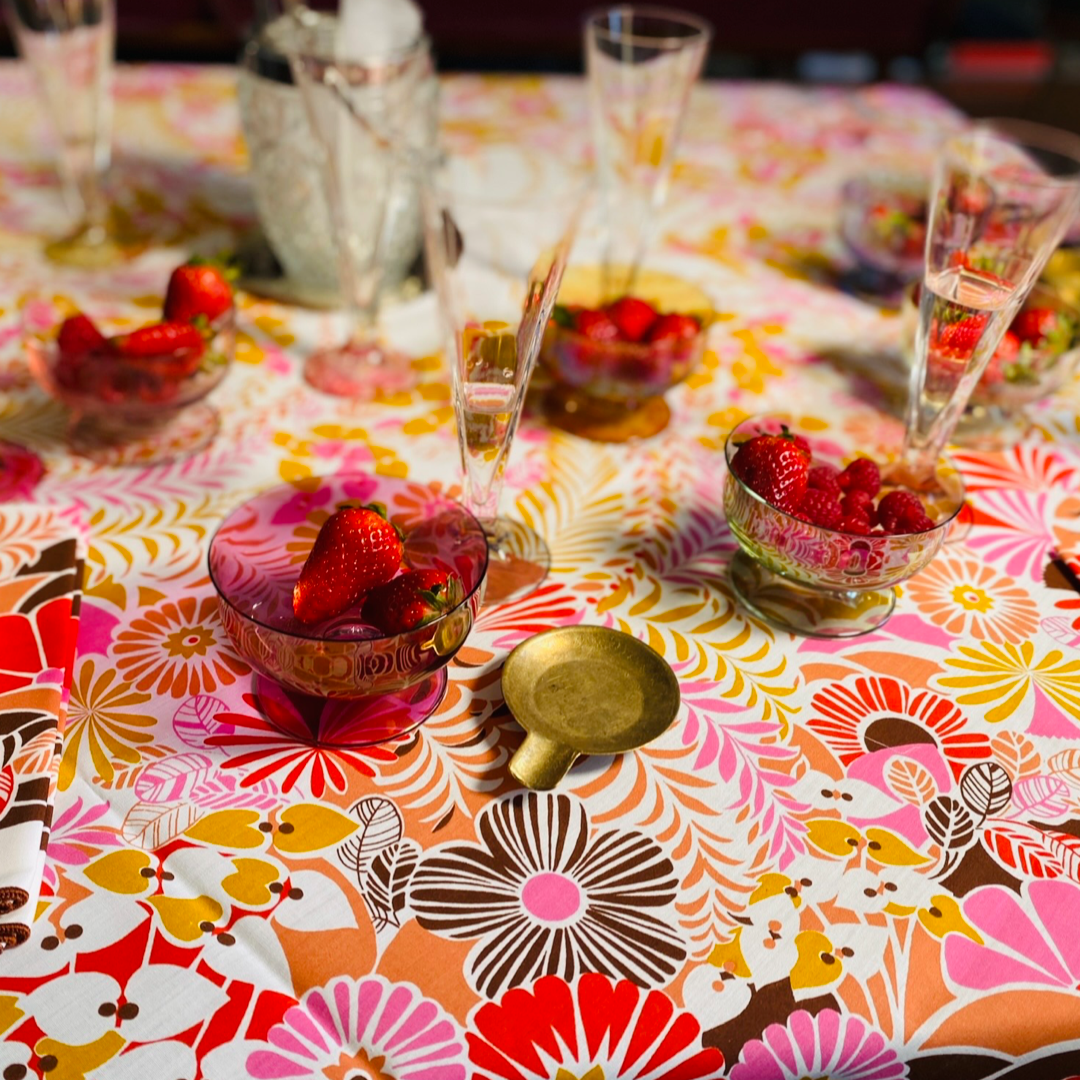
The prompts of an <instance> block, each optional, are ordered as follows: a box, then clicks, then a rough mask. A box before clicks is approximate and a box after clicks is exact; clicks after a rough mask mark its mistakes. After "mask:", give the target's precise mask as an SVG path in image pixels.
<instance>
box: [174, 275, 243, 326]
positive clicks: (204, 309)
mask: <svg viewBox="0 0 1080 1080" xmlns="http://www.w3.org/2000/svg"><path fill="white" fill-rule="evenodd" d="M229 277H230V273H229V271H227V270H225V269H224V268H222V267H221V266H219V265H218V264H216V263H212V262H207V261H205V260H202V259H192V260H191V261H190V262H188V263H185V264H184V265H183V266H178V267H177V268H176V269H175V270H174V271H173V272H172V276H171V277H170V278H169V285H168V289H167V290H166V292H165V309H164V312H163V314H164V316H165V319H166V321H167V322H188V323H193V322H195V321H196V320H197V319H205V320H206V322H207V323H212V322H214V320H215V319H217V318H219V317H220V316H221V315H224V314H225V312H226V311H228V310H229V308H231V307H232V303H233V289H232V285H231V284H230V282H229Z"/></svg>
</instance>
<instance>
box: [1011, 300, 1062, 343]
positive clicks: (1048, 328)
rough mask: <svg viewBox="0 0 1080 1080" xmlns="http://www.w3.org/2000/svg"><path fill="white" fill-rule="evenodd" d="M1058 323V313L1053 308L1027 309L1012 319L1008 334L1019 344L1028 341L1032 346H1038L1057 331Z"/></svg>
mask: <svg viewBox="0 0 1080 1080" xmlns="http://www.w3.org/2000/svg"><path fill="white" fill-rule="evenodd" d="M1058 322H1059V319H1058V313H1057V312H1056V311H1055V310H1054V309H1053V308H1048V307H1033V308H1027V309H1026V310H1024V311H1021V312H1020V314H1019V315H1017V316H1016V318H1015V319H1013V324H1012V326H1011V327H1010V332H1011V333H1012V334H1014V335H1015V336H1016V337H1017V338H1018V339H1019V341H1020V342H1023V341H1030V342H1031V344H1032V345H1038V344H1040V343H1041V342H1042V340H1043V339H1044V338H1047V337H1050V335H1051V334H1053V333H1054V331H1055V330H1057V328H1058Z"/></svg>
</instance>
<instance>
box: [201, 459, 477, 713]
mask: <svg viewBox="0 0 1080 1080" xmlns="http://www.w3.org/2000/svg"><path fill="white" fill-rule="evenodd" d="M346 502H348V503H354V504H355V503H381V504H383V505H384V506H385V507H386V512H387V517H388V518H389V520H390V521H391V522H393V523H394V524H395V525H396V526H397V527H398V528H399V529H400V530H401V533H402V534H403V536H404V541H403V546H404V557H403V561H404V563H405V564H407V566H408V567H409V568H410V569H417V570H422V569H441V570H445V571H447V572H453V573H455V574H456V575H457V576H458V577H459V578H460V580H461V584H462V593H463V599H462V600H461V601H460V603H458V604H457V606H455V607H454V608H452V609H451V610H449V611H447V612H445V613H444V614H443V615H442V616H441V617H439V618H438V619H436V620H434V621H432V622H429V623H427V624H425V625H423V626H419V627H417V628H416V629H414V630H410V631H407V632H405V633H401V634H392V635H386V634H383V633H382V632H381V631H379V630H377V629H375V628H374V627H372V626H371V625H369V624H367V623H365V622H363V620H362V619H361V618H360V614H359V611H360V606H361V605H360V604H357V605H355V606H354V607H353V608H351V609H349V610H348V611H346V612H344V613H343V614H341V615H339V616H337V617H336V618H334V619H330V620H327V621H326V622H323V623H319V624H315V625H313V626H308V625H305V624H303V623H301V622H300V621H299V620H298V619H297V618H296V616H295V615H294V614H293V608H292V594H293V586H294V585H295V584H296V580H297V578H298V576H299V574H300V570H301V568H302V566H303V565H304V562H305V560H306V559H307V556H308V553H309V551H310V550H311V547H312V545H313V543H314V542H315V537H316V536H317V535H318V532H319V529H320V527H321V526H322V524H323V522H324V521H325V520H326V519H327V518H328V517H329V516H330V514H332V513H333V512H334V510H335V509H336V508H337V506H338V505H339V504H341V503H346ZM487 553H488V547H487V538H486V537H485V535H484V530H483V528H482V527H481V526H480V523H479V522H478V521H477V520H476V518H474V517H473V516H472V515H471V514H470V513H469V512H468V511H467V510H465V508H464V507H462V506H461V504H460V503H457V502H454V501H453V500H451V499H448V498H447V497H446V496H444V495H441V494H439V493H437V492H435V491H433V490H432V489H431V488H429V487H426V486H424V485H422V484H417V483H412V482H410V481H407V480H396V479H392V478H388V477H383V476H372V475H368V474H364V473H352V474H348V473H343V474H339V475H336V476H328V477H321V478H320V477H315V478H311V479H310V480H305V481H302V482H299V483H296V484H283V485H281V486H280V487H275V488H271V489H270V490H269V491H264V492H262V493H261V494H259V495H256V496H255V497H254V498H253V499H250V500H248V502H246V503H244V504H243V505H242V506H239V507H237V508H236V509H235V510H234V511H233V512H232V513H231V514H230V515H229V516H228V517H227V518H226V519H225V521H224V522H223V523H222V524H221V526H220V527H219V529H218V530H217V532H216V533H215V534H214V538H213V540H212V541H211V544H210V555H209V565H210V578H211V581H212V582H213V585H214V588H215V589H216V590H217V593H218V597H219V598H220V602H221V603H220V612H221V621H222V625H223V626H224V627H225V629H226V631H227V632H228V634H229V637H230V638H231V640H232V643H233V645H234V646H235V648H236V650H237V652H238V653H239V654H240V655H241V656H242V657H243V658H244V659H245V660H246V661H247V662H248V663H249V664H251V666H252V667H253V668H255V670H256V671H257V672H260V673H261V674H262V675H264V676H266V677H268V678H270V679H272V680H274V681H275V682H277V683H280V684H281V685H282V686H283V687H284V688H286V690H289V691H294V692H297V693H300V694H304V695H308V696H310V697H315V698H324V699H326V698H329V699H337V700H353V699H360V698H374V697H379V696H382V695H393V694H400V693H402V692H403V691H409V690H411V689H412V688H414V687H417V686H418V684H420V683H422V682H424V680H429V681H430V680H432V679H434V678H436V677H437V678H439V679H440V680H441V684H440V686H439V687H438V688H437V692H432V693H429V694H426V695H423V696H424V697H425V699H430V700H431V701H433V702H434V704H433V705H432V708H433V707H434V705H437V704H438V701H439V699H440V698H441V696H442V694H441V685H442V684H445V679H446V676H445V672H444V671H443V669H444V668H445V667H446V665H447V664H448V663H449V662H450V660H451V659H452V658H453V657H454V655H455V654H456V653H457V651H458V649H460V648H461V646H462V645H463V644H464V642H465V639H466V638H467V637H468V635H469V632H470V630H471V629H472V625H473V621H474V619H475V618H476V614H477V611H478V610H479V608H480V603H481V600H482V598H483V587H484V580H485V575H486V573H487V563H488V554H487ZM429 711H430V710H429Z"/></svg>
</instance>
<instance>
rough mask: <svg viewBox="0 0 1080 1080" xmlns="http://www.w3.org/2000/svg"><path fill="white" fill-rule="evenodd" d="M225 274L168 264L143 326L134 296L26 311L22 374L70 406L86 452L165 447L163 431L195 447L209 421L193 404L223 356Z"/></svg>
mask: <svg viewBox="0 0 1080 1080" xmlns="http://www.w3.org/2000/svg"><path fill="white" fill-rule="evenodd" d="M230 276H231V275H230V274H229V273H228V272H227V271H226V270H225V269H224V268H222V267H221V266H219V265H217V264H214V263H204V262H201V261H198V260H195V261H192V262H190V263H186V264H184V265H183V266H178V267H176V269H175V270H173V272H172V274H171V275H170V277H169V281H168V286H167V289H166V293H165V299H164V303H163V304H162V310H161V318H160V319H157V320H155V321H152V322H149V323H148V322H146V321H145V319H146V300H145V299H143V298H141V297H135V298H132V299H130V300H119V301H117V300H115V299H113V298H109V299H104V298H102V299H100V300H97V299H95V300H94V301H93V302H92V305H88V306H92V308H93V310H92V311H90V310H81V309H80V308H79V307H78V306H77V305H75V304H74V302H73V301H72V300H71V299H69V298H66V297H58V298H54V299H53V300H44V299H40V300H35V301H33V302H32V303H31V304H29V305H28V312H29V316H28V326H27V329H28V337H27V354H28V357H29V363H30V371H31V373H32V374H33V376H34V378H35V380H36V381H37V382H38V384H39V385H40V386H41V387H42V388H43V389H44V390H45V392H46V393H48V394H49V395H50V396H52V397H54V398H56V399H57V400H58V401H60V402H62V403H63V404H64V405H66V406H67V407H68V409H69V410H70V412H71V414H72V418H73V426H72V430H73V432H74V433H76V438H75V440H74V441H76V442H80V441H81V442H83V443H86V444H88V445H89V446H91V448H92V445H93V444H94V443H95V441H96V442H97V443H101V444H115V443H125V442H129V441H133V440H140V439H146V438H147V437H148V436H152V437H154V438H156V439H157V440H158V442H159V443H160V445H161V446H163V447H165V446H168V445H169V440H168V437H167V435H168V433H167V431H166V429H167V428H169V427H170V425H176V426H178V427H179V426H184V427H186V428H188V429H191V432H192V433H193V434H194V436H195V438H196V441H198V442H199V443H201V444H202V445H205V443H207V442H209V440H210V439H212V438H213V435H214V434H215V433H216V430H217V423H218V422H217V415H216V413H215V412H214V411H213V410H212V409H211V408H210V407H209V406H206V405H202V406H201V407H200V403H202V402H203V399H204V398H205V397H206V396H207V395H208V394H209V393H210V392H211V391H212V390H213V389H215V387H217V386H218V384H219V383H220V382H221V380H222V379H224V377H225V375H226V373H227V371H228V369H229V365H230V364H231V363H232V359H233V353H234V349H235V341H236V326H235V320H236V311H235V305H234V302H233V289H232V284H231V282H230ZM140 324H142V325H140ZM193 407H194V408H193ZM180 417H183V421H182V425H178V424H176V422H177V421H178V419H179V418H180ZM187 449H188V450H189V451H190V450H191V449H194V447H192V446H188V447H187ZM139 460H140V462H141V463H143V464H147V463H149V457H148V456H143V457H140V458H139Z"/></svg>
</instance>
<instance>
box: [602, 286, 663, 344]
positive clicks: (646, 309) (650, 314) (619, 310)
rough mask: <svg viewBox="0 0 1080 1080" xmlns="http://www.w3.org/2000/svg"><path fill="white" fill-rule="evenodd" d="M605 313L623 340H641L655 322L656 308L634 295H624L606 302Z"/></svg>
mask: <svg viewBox="0 0 1080 1080" xmlns="http://www.w3.org/2000/svg"><path fill="white" fill-rule="evenodd" d="M607 313H608V318H610V319H611V321H612V322H613V323H614V324H615V325H616V326H617V327H618V328H619V336H620V337H621V338H622V339H623V341H641V340H642V339H643V338H644V337H645V335H646V334H648V332H649V331H650V330H651V329H652V326H653V323H655V322H656V308H654V307H653V306H652V304H646V303H645V301H644V300H639V299H638V298H637V297H636V296H624V297H623V298H622V299H621V300H616V301H615V303H613V304H608V307H607Z"/></svg>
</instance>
